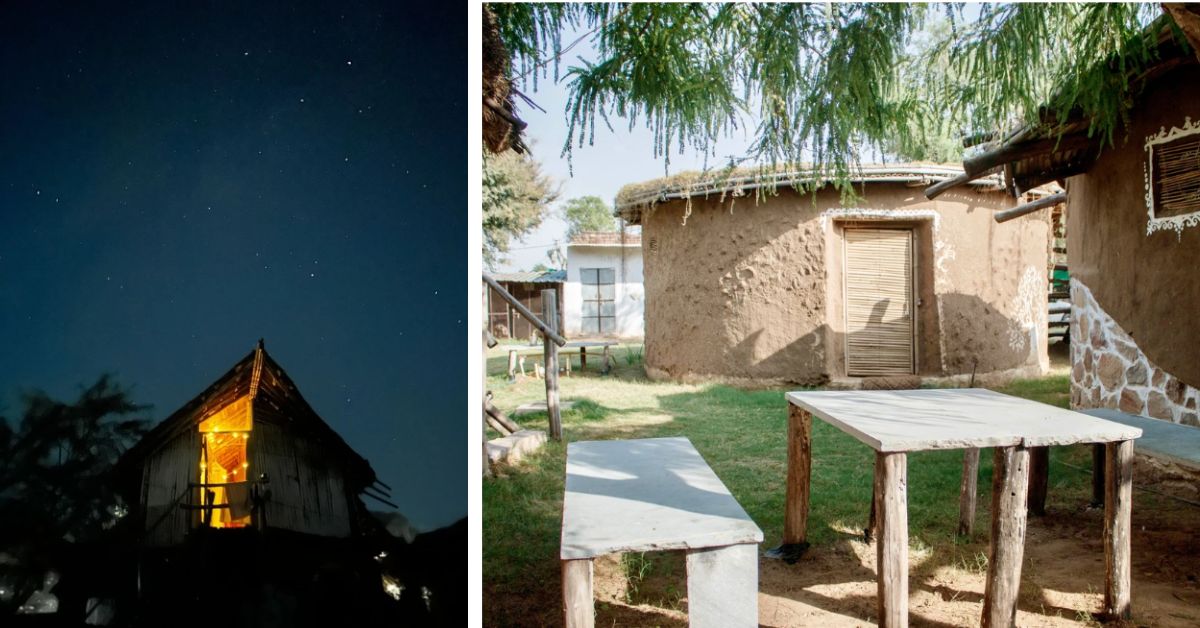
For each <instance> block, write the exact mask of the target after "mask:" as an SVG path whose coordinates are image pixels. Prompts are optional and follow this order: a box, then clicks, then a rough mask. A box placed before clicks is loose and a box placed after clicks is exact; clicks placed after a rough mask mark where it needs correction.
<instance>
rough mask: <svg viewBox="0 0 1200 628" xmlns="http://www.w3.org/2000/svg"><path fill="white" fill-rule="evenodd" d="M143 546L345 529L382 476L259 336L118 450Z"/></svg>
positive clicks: (332, 533) (343, 532)
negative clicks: (224, 535) (242, 531)
mask: <svg viewBox="0 0 1200 628" xmlns="http://www.w3.org/2000/svg"><path fill="white" fill-rule="evenodd" d="M120 469H121V471H122V477H123V478H124V487H123V488H124V490H123V492H124V493H125V497H126V500H127V502H128V503H130V504H136V505H137V507H136V508H135V509H133V512H132V514H133V516H135V517H139V518H140V519H141V538H142V543H143V545H144V546H146V547H171V546H176V545H179V544H181V543H183V542H184V541H185V539H186V538H187V537H188V536H189V534H191V533H192V532H194V531H196V530H198V529H216V530H231V529H239V528H254V529H257V530H260V531H266V530H288V531H291V532H296V533H301V534H308V535H317V536H323V537H335V538H345V537H350V536H352V535H354V534H355V533H356V532H357V531H358V528H359V517H360V514H362V513H365V507H364V506H363V504H362V502H361V500H360V499H359V496H360V495H363V494H369V493H367V490H368V488H370V487H372V486H373V485H375V484H377V483H378V479H377V478H376V476H375V472H374V470H372V469H371V465H370V464H369V463H368V462H367V461H366V460H365V459H364V458H363V457H362V456H360V455H358V454H357V453H356V452H355V451H354V450H353V449H351V448H350V446H349V445H347V444H346V442H345V441H344V440H342V438H341V437H340V436H338V434H337V433H336V432H335V431H334V430H333V429H332V428H330V427H329V425H328V424H327V423H325V421H323V420H322V419H321V417H320V416H318V415H317V413H316V412H315V411H314V410H313V409H312V406H310V405H309V404H308V402H307V401H305V400H304V397H302V396H301V395H300V391H299V390H297V389H296V385H295V384H294V383H293V382H292V380H291V378H290V377H288V375H287V373H286V372H284V370H283V368H282V367H280V366H279V364H278V363H277V362H275V360H273V359H272V358H271V356H270V355H269V354H268V353H267V351H266V349H265V348H264V347H263V344H262V341H261V340H260V341H259V344H258V346H257V347H256V348H255V349H254V350H253V351H251V352H250V353H249V354H248V355H246V356H245V357H244V358H242V359H241V360H240V361H238V363H237V364H235V365H234V366H233V368H231V369H230V370H229V371H228V372H226V373H225V374H224V375H222V376H221V377H220V378H219V379H217V381H216V382H215V383H213V384H212V385H211V386H209V387H208V388H207V389H206V390H205V391H204V392H202V393H200V395H199V396H197V397H196V398H195V399H192V400H191V401H189V402H188V403H186V404H184V406H183V407H182V408H180V409H179V410H176V411H175V412H174V413H173V414H171V415H170V416H169V417H167V419H166V420H164V421H163V422H162V423H160V424H158V425H157V426H156V427H155V428H154V429H153V430H151V431H150V432H149V433H148V434H147V435H146V436H145V437H144V438H142V440H141V441H139V442H138V443H137V444H136V445H135V446H134V447H133V448H131V449H130V450H129V451H128V452H127V453H126V454H125V455H124V456H123V457H122V459H121V461H120Z"/></svg>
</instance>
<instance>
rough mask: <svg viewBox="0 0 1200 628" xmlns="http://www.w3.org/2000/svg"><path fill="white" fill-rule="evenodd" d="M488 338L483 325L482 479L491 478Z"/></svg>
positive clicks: (480, 424) (488, 335)
mask: <svg viewBox="0 0 1200 628" xmlns="http://www.w3.org/2000/svg"><path fill="white" fill-rule="evenodd" d="M486 290H487V288H484V291H485V292H484V294H485V295H486V294H487V292H486ZM485 303H486V301H485ZM490 336H491V334H489V333H488V330H487V326H486V325H485V326H484V328H483V342H482V343H481V347H480V349H481V350H482V351H483V378H482V380H483V381H481V382H480V384H481V386H480V388H481V390H483V391H484V392H483V404H481V406H480V408H479V409H480V410H481V411H482V412H481V415H482V418H483V421H480V423H479V427H480V428H482V429H481V430H480V435H481V436H483V438H482V441H483V442H482V445H483V448H482V453H483V477H485V478H486V477H491V476H492V465H491V461H490V459H489V458H488V448H487V446H488V438H487V350H488V340H489V337H490ZM493 340H494V339H493Z"/></svg>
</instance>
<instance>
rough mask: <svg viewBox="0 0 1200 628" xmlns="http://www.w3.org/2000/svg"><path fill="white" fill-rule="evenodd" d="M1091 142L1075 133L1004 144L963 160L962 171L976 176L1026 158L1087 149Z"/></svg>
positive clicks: (1083, 135) (1080, 134)
mask: <svg viewBox="0 0 1200 628" xmlns="http://www.w3.org/2000/svg"><path fill="white" fill-rule="evenodd" d="M1093 142H1096V140H1094V139H1093V138H1089V137H1088V136H1087V134H1086V133H1076V134H1074V135H1064V136H1063V137H1061V138H1058V137H1050V138H1045V139H1039V140H1032V141H1026V142H1012V143H1005V144H1001V145H1000V146H997V147H996V148H994V149H992V150H989V151H985V152H982V153H980V154H978V155H975V156H973V157H968V158H966V159H964V160H963V170H964V171H965V172H966V173H967V174H978V173H980V172H984V171H986V170H991V169H992V168H996V167H997V166H1002V165H1004V164H1006V163H1009V162H1013V161H1020V160H1022V159H1025V158H1027V157H1034V156H1037V155H1043V154H1049V153H1054V152H1062V151H1068V150H1078V149H1080V148H1087V147H1088V146H1091V145H1092V144H1093Z"/></svg>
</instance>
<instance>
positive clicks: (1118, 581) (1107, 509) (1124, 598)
mask: <svg viewBox="0 0 1200 628" xmlns="http://www.w3.org/2000/svg"><path fill="white" fill-rule="evenodd" d="M1105 453H1106V456H1105V458H1106V460H1105V465H1104V466H1105V469H1104V471H1105V474H1104V475H1105V479H1106V486H1105V499H1104V614H1105V615H1106V616H1108V617H1109V618H1110V619H1129V618H1130V613H1131V610H1130V608H1131V607H1130V602H1129V598H1130V595H1129V567H1130V564H1129V534H1130V523H1129V517H1130V510H1131V507H1132V500H1133V441H1131V440H1124V441H1119V442H1115V443H1107V444H1106V445H1105Z"/></svg>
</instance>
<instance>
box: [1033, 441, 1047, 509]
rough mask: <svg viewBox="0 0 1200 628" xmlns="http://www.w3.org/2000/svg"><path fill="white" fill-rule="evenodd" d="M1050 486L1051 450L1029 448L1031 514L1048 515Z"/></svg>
mask: <svg viewBox="0 0 1200 628" xmlns="http://www.w3.org/2000/svg"><path fill="white" fill-rule="evenodd" d="M1049 484H1050V448H1049V447H1030V448H1029V514H1031V515H1035V516H1038V517H1041V516H1043V515H1045V514H1046V489H1047V488H1048V487H1049Z"/></svg>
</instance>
